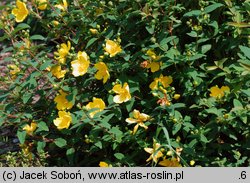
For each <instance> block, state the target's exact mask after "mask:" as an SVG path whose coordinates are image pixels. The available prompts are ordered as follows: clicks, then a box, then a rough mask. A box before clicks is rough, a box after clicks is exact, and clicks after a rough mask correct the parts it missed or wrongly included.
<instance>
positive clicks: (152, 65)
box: [146, 61, 161, 72]
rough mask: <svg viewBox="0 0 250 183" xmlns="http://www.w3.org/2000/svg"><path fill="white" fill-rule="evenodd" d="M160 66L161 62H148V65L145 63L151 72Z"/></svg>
mask: <svg viewBox="0 0 250 183" xmlns="http://www.w3.org/2000/svg"><path fill="white" fill-rule="evenodd" d="M160 67H161V62H154V61H152V62H150V63H149V64H148V65H147V67H146V68H147V69H150V70H151V72H156V71H158V70H160Z"/></svg>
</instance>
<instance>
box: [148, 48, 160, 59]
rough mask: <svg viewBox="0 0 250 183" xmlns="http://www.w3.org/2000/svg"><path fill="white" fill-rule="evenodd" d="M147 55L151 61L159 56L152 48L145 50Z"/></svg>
mask: <svg viewBox="0 0 250 183" xmlns="http://www.w3.org/2000/svg"><path fill="white" fill-rule="evenodd" d="M147 55H148V56H149V57H150V58H151V59H152V60H153V61H156V60H159V59H160V58H161V57H160V56H157V55H156V53H155V52H154V50H152V49H150V50H148V51H147Z"/></svg>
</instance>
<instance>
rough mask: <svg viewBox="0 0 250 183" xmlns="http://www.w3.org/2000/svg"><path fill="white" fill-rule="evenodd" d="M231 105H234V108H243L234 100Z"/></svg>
mask: <svg viewBox="0 0 250 183" xmlns="http://www.w3.org/2000/svg"><path fill="white" fill-rule="evenodd" d="M233 103H234V107H235V108H243V105H242V104H241V102H240V101H239V100H237V99H234V101H233Z"/></svg>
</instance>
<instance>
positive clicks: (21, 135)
mask: <svg viewBox="0 0 250 183" xmlns="http://www.w3.org/2000/svg"><path fill="white" fill-rule="evenodd" d="M25 137H26V131H17V138H18V140H19V142H20V143H21V144H24V142H25Z"/></svg>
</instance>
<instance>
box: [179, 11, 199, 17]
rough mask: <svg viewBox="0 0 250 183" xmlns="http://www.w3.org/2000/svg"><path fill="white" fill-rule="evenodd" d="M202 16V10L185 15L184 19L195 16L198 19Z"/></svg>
mask: <svg viewBox="0 0 250 183" xmlns="http://www.w3.org/2000/svg"><path fill="white" fill-rule="evenodd" d="M200 14H201V10H193V11H190V12H187V13H185V14H184V15H183V16H184V17H193V16H196V17H198V16H199V15H200Z"/></svg>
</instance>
